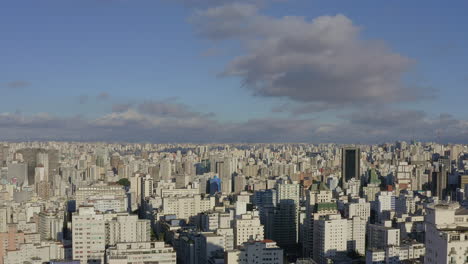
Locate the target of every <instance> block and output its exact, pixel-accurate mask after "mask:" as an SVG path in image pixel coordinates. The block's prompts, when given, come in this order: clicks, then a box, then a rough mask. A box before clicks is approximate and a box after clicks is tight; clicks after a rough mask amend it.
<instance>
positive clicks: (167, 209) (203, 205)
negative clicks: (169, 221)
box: [162, 195, 215, 220]
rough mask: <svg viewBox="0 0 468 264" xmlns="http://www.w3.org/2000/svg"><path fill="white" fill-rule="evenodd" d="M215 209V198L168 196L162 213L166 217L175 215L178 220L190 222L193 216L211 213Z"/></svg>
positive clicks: (163, 202) (164, 200) (164, 199)
mask: <svg viewBox="0 0 468 264" xmlns="http://www.w3.org/2000/svg"><path fill="white" fill-rule="evenodd" d="M214 207H215V198H214V197H206V198H202V197H201V195H194V196H170V197H169V196H168V197H164V198H163V201H162V211H163V213H164V214H165V215H169V214H173V215H176V218H179V219H186V220H188V219H189V218H190V217H191V216H195V215H197V214H199V213H202V212H206V211H211V210H213V208H214Z"/></svg>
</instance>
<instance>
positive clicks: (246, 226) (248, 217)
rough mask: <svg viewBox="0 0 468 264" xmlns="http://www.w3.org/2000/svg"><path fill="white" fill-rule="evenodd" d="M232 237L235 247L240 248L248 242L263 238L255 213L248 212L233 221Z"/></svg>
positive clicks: (258, 218)
mask: <svg viewBox="0 0 468 264" xmlns="http://www.w3.org/2000/svg"><path fill="white" fill-rule="evenodd" d="M234 237H235V245H236V246H240V245H242V244H243V243H245V242H247V241H249V240H262V239H263V238H264V228H263V225H262V224H260V217H259V216H258V212H257V211H253V212H248V213H247V214H243V215H241V216H240V218H237V219H235V221H234Z"/></svg>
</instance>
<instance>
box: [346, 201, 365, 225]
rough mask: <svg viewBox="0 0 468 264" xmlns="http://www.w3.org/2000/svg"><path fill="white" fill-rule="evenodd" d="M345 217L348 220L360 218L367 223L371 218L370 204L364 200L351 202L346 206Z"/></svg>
mask: <svg viewBox="0 0 468 264" xmlns="http://www.w3.org/2000/svg"><path fill="white" fill-rule="evenodd" d="M345 215H346V217H347V218H353V217H354V216H359V217H361V218H362V219H364V220H366V221H367V220H368V219H369V217H370V203H368V202H366V200H365V199H363V198H360V199H356V200H354V201H351V202H350V203H347V204H345Z"/></svg>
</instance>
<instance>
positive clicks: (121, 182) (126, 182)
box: [117, 178, 130, 187]
mask: <svg viewBox="0 0 468 264" xmlns="http://www.w3.org/2000/svg"><path fill="white" fill-rule="evenodd" d="M117 184H120V185H122V186H125V187H129V186H130V181H129V180H128V179H127V178H122V179H120V180H118V181H117Z"/></svg>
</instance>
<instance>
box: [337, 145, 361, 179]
mask: <svg viewBox="0 0 468 264" xmlns="http://www.w3.org/2000/svg"><path fill="white" fill-rule="evenodd" d="M360 174H361V150H360V149H359V148H356V147H345V148H343V149H342V150H341V186H342V187H343V188H344V187H345V185H346V182H348V181H349V180H350V179H352V178H355V179H360V177H361V175H360Z"/></svg>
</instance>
